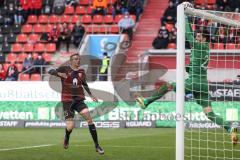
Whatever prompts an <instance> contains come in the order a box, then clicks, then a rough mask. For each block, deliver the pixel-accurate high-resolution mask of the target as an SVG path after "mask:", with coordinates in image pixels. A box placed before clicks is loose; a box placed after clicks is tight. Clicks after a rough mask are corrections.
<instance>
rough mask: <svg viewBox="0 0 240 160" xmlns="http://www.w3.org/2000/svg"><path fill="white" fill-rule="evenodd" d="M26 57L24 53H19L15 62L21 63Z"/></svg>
mask: <svg viewBox="0 0 240 160" xmlns="http://www.w3.org/2000/svg"><path fill="white" fill-rule="evenodd" d="M26 57H27V54H26V53H20V54H18V58H17V61H18V62H23V61H24V59H25V58H26Z"/></svg>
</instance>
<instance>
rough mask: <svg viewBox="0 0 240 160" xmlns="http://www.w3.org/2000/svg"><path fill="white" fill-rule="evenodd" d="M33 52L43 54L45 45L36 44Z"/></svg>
mask: <svg viewBox="0 0 240 160" xmlns="http://www.w3.org/2000/svg"><path fill="white" fill-rule="evenodd" d="M34 51H35V52H44V51H45V45H44V44H43V43H37V44H35V45H34Z"/></svg>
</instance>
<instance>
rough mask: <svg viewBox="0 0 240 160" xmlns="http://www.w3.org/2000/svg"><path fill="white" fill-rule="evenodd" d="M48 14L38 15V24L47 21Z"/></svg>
mask: <svg viewBox="0 0 240 160" xmlns="http://www.w3.org/2000/svg"><path fill="white" fill-rule="evenodd" d="M48 19H49V18H48V16H47V15H40V16H39V18H38V22H39V23H40V24H47V23H48Z"/></svg>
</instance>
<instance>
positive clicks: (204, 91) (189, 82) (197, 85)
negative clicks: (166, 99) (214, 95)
mask: <svg viewBox="0 0 240 160" xmlns="http://www.w3.org/2000/svg"><path fill="white" fill-rule="evenodd" d="M171 85H172V86H173V90H174V91H175V92H176V83H171ZM189 93H192V94H193V97H194V99H195V101H196V102H197V103H198V104H199V105H201V106H202V107H203V108H205V107H208V106H211V101H210V96H209V89H208V81H207V80H199V79H193V78H188V79H186V80H185V94H189Z"/></svg>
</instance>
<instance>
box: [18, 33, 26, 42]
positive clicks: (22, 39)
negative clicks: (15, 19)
mask: <svg viewBox="0 0 240 160" xmlns="http://www.w3.org/2000/svg"><path fill="white" fill-rule="evenodd" d="M17 42H18V43H26V42H27V35H26V34H19V35H18V36H17Z"/></svg>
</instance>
